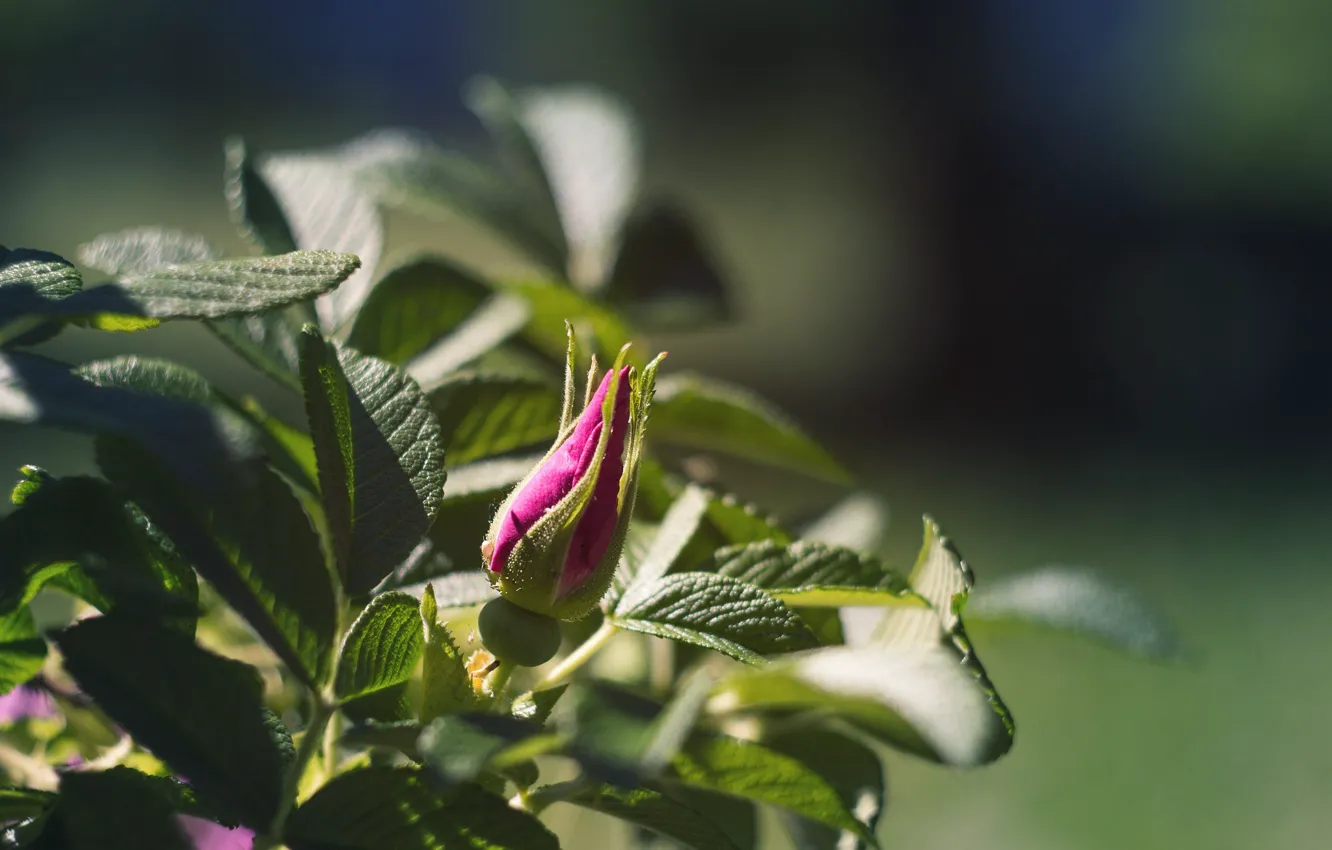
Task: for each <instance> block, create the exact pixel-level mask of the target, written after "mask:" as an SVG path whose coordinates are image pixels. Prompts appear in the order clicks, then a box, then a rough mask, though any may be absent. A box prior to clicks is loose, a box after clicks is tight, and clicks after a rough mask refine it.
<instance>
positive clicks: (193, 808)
mask: <svg viewBox="0 0 1332 850" xmlns="http://www.w3.org/2000/svg"><path fill="white" fill-rule="evenodd" d="M71 776H85V777H97V781H98V783H100V785H101V787H102V788H104V789H111V788H114V789H115V791H116V792H118V793H122V794H125V795H126V796H127V798H130V797H132V798H136V799H138V800H139V801H141V802H142V803H144V804H146V805H150V806H152V807H154V808H160V807H162V806H165V807H166V808H167V809H168V810H169V811H171V812H173V813H176V814H187V815H192V816H194V817H199V818H204V819H207V820H211V821H214V822H218V823H221V825H223V826H226V827H235V826H237V825H238V824H237V822H236V821H234V820H231V819H230V818H227V817H225V816H220V815H219V814H218V812H217V811H216V810H214V809H213V808H212V807H211V806H209V805H207V804H206V803H204V802H203V801H202V800H200V799H199V795H198V794H197V793H196V792H195V790H194V789H193V788H192V787H190V786H189V785H186V784H185V783H184V782H181V781H180V780H178V779H175V778H173V777H170V776H157V775H153V774H148V773H143V772H141V771H138V770H135V769H134V768H131V767H124V766H116V767H111V768H107V769H106V770H102V771H98V772H95V773H90V772H78V773H74V772H69V773H65V774H63V776H62V778H61V786H60V790H61V792H62V795H63V793H64V792H65V791H66V790H67V789H68V785H67V783H68V782H69V780H70V777H71ZM99 846H100V845H99Z"/></svg>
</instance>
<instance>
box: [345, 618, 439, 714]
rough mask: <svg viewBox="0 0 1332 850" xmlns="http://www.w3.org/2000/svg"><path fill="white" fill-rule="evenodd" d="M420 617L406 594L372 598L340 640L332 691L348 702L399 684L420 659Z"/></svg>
mask: <svg viewBox="0 0 1332 850" xmlns="http://www.w3.org/2000/svg"><path fill="white" fill-rule="evenodd" d="M421 646H422V633H421V616H420V612H419V605H418V603H417V601H416V599H415V598H414V597H412V596H409V595H407V594H406V593H396V592H394V593H383V594H380V595H379V596H376V597H375V598H374V599H372V600H371V601H370V604H369V605H367V606H366V608H365V610H364V611H362V612H361V613H360V616H358V617H357V618H356V620H355V621H354V622H353V623H352V625H351V629H349V630H348V632H347V637H346V638H344V639H343V641H342V649H341V651H340V653H339V657H338V676H337V680H336V681H335V682H334V692H335V693H336V694H337V695H338V698H339V699H342V700H351V699H355V698H356V697H361V696H365V695H366V694H370V693H374V692H375V691H381V690H384V689H386V688H392V687H395V686H397V685H401V684H402V683H404V682H406V681H407V680H408V679H410V678H411V675H412V671H413V670H414V669H415V668H416V662H417V660H418V659H419V658H420V657H421Z"/></svg>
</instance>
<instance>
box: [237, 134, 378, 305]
mask: <svg viewBox="0 0 1332 850" xmlns="http://www.w3.org/2000/svg"><path fill="white" fill-rule="evenodd" d="M373 144H375V141H374V139H373V137H369V138H362V139H357V140H353V141H352V142H349V143H348V144H346V145H344V146H342V147H339V148H334V149H332V150H328V151H318V152H314V153H276V154H260V155H258V156H256V157H255V158H254V160H255V167H254V170H255V172H256V173H257V175H258V177H259V178H260V179H261V180H262V181H263V182H264V183H265V184H266V185H267V186H268V188H269V190H270V192H271V193H272V197H274V198H275V199H276V200H277V205H278V207H280V208H281V211H282V214H283V218H285V220H286V222H287V224H288V225H289V227H290V233H291V236H292V238H293V239H294V240H295V243H296V247H297V248H304V249H315V248H319V249H325V250H330V251H339V252H343V253H346V254H355V255H356V256H357V257H359V258H360V260H361V264H362V267H361V270H360V271H358V272H356V273H355V274H352V275H351V276H349V277H348V278H347V280H346V282H345V283H344V284H343V285H342V286H341V287H339V288H338V290H337V291H336V292H332V293H330V294H329V295H328V297H327V298H321V299H320V300H319V301H317V302H315V307H316V308H317V311H318V313H319V319H320V323H321V324H322V325H323V327H324V328H326V329H328V330H329V331H333V330H336V329H338V328H341V327H343V326H344V325H346V324H347V323H349V322H350V321H351V320H352V319H353V318H354V317H355V315H356V311H357V310H358V309H360V306H361V304H362V303H363V302H364V301H365V299H366V297H367V296H368V295H369V293H370V288H371V286H372V285H373V282H374V271H375V265H376V263H378V262H379V254H380V251H381V250H382V249H383V246H384V226H383V223H382V221H381V220H380V216H379V210H378V209H377V208H376V206H375V203H374V200H373V199H372V198H371V197H370V195H369V194H368V193H366V192H365V191H364V190H363V189H362V188H361V186H360V185H359V184H358V183H357V181H356V176H355V172H354V167H355V164H356V163H355V161H356V160H357V159H358V158H359V157H360V156H362V155H363V154H364V153H365V152H364V151H363V148H364V147H365V146H366V145H373Z"/></svg>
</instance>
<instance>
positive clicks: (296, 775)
mask: <svg viewBox="0 0 1332 850" xmlns="http://www.w3.org/2000/svg"><path fill="white" fill-rule="evenodd" d="M336 711H337V709H336V708H335V707H334V706H332V705H330V704H329V703H327V702H326V701H325V700H324V699H322V698H321V697H316V698H315V705H314V710H313V711H312V712H311V714H310V723H309V724H308V725H307V726H306V727H305V734H304V735H302V736H301V745H300V746H299V747H298V748H297V749H296V760H295V761H293V762H292V763H291V768H290V769H288V771H287V777H286V780H285V782H284V783H283V787H282V804H281V805H280V806H279V807H278V812H277V815H276V816H275V817H274V818H273V826H272V828H271V829H270V830H269V834H268V835H259V836H255V839H254V850H266V848H269V847H276V846H278V844H279V843H280V841H281V839H280V838H278V837H276V836H281V835H282V829H283V827H285V826H286V825H287V817H288V816H290V815H291V810H292V809H294V808H295V807H296V795H297V793H298V792H299V791H300V787H301V777H302V776H304V775H305V769H306V767H308V766H309V764H310V759H312V758H314V754H315V753H316V752H318V751H319V747H320V745H321V743H322V741H323V738H324V729H325V727H327V726H328V721H329V719H330V718H331V717H332V716H333V714H334V713H335V712H336Z"/></svg>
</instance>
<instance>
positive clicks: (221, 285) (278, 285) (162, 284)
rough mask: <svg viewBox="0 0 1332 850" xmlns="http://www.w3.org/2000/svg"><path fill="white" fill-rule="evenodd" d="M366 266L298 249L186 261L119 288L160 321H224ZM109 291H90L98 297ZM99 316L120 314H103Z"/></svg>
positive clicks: (326, 286)
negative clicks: (270, 253) (269, 254)
mask: <svg viewBox="0 0 1332 850" xmlns="http://www.w3.org/2000/svg"><path fill="white" fill-rule="evenodd" d="M360 266H361V260H360V259H359V258H357V257H356V256H355V255H353V254H339V253H335V252H333V251H293V252H292V253H289V254H279V255H277V256H273V257H247V258H240V259H229V260H206V261H201V262H194V263H182V264H179V265H175V266H170V267H168V268H163V269H158V270H155V271H151V272H146V273H143V274H138V275H125V276H121V277H120V280H119V284H118V286H119V290H120V292H121V293H123V295H124V296H125V297H127V298H129V299H131V300H132V301H133V303H135V304H137V305H138V306H139V307H140V308H141V310H142V312H141V313H137V314H131V315H145V316H150V317H152V318H155V319H218V318H223V317H226V316H240V315H248V314H253V313H262V312H265V311H267V310H272V309H274V308H276V307H281V306H283V305H286V304H291V303H294V302H296V301H303V300H305V299H307V298H312V297H314V296H316V295H321V294H323V293H325V292H328V291H330V290H332V289H333V288H334V287H336V286H338V284H340V283H342V282H343V281H345V280H347V278H348V277H350V276H351V275H352V273H353V272H355V271H356V270H357V269H358V268H360ZM106 288H107V287H98V288H97V289H92V290H87V291H86V294H85V295H84V296H80V298H85V297H86V298H88V300H91V301H93V302H94V303H96V302H97V301H98V298H96V297H94V296H96V295H97V293H99V292H100V291H101V290H103V289H106ZM97 312H115V311H114V310H111V309H107V310H98V311H97Z"/></svg>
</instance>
